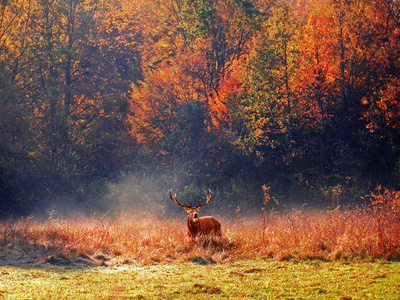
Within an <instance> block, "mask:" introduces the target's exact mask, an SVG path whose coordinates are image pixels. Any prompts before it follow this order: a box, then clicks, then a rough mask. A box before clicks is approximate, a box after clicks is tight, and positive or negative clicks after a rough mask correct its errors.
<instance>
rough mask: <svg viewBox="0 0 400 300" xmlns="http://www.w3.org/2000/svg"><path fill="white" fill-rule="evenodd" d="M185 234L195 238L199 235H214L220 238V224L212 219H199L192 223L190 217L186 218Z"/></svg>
mask: <svg viewBox="0 0 400 300" xmlns="http://www.w3.org/2000/svg"><path fill="white" fill-rule="evenodd" d="M187 234H188V236H190V237H196V236H197V235H199V234H202V235H207V234H215V235H217V236H221V224H220V223H219V222H218V220H217V219H216V218H214V217H201V218H198V221H194V220H193V219H192V218H191V217H190V215H189V216H188V217H187Z"/></svg>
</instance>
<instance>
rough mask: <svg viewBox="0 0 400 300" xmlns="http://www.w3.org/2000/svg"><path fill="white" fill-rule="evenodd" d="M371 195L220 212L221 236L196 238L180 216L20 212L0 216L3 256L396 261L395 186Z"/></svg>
mask: <svg viewBox="0 0 400 300" xmlns="http://www.w3.org/2000/svg"><path fill="white" fill-rule="evenodd" d="M369 200H370V205H367V206H362V207H358V208H340V207H337V208H336V209H334V210H328V211H325V212H321V211H318V212H310V211H296V212H292V213H288V214H280V213H277V212H273V211H272V212H269V213H268V214H267V213H264V215H263V216H262V217H261V218H259V219H246V218H245V217H241V218H240V220H239V219H237V220H233V221H229V220H223V219H222V220H220V221H221V223H222V232H223V237H222V238H218V237H206V238H198V239H195V240H189V239H188V238H187V236H186V234H185V231H186V228H185V226H186V224H185V222H184V221H183V220H177V219H167V218H159V217H155V216H151V215H145V214H138V215H132V216H129V217H128V216H120V217H118V218H110V219H107V218H106V217H101V218H97V217H94V216H93V217H91V218H84V219H65V220H64V219H52V218H49V219H48V220H47V221H45V222H38V221H35V220H33V219H31V218H26V219H22V218H21V219H18V220H17V221H11V220H9V221H6V222H2V223H0V259H1V256H2V255H1V254H2V252H3V250H4V249H7V248H8V249H9V248H12V247H13V246H14V245H17V244H18V245H20V246H21V245H23V248H24V249H25V251H29V249H31V248H32V247H40V249H42V252H43V255H48V254H49V253H57V254H58V255H60V256H62V257H64V258H71V257H73V256H79V255H96V254H97V255H100V254H101V255H105V256H107V257H108V258H109V259H110V260H111V259H112V260H113V261H114V262H115V263H127V264H129V263H139V264H149V263H172V262H185V261H192V260H196V259H197V260H198V259H200V261H201V259H203V261H204V262H220V263H223V262H230V261H234V260H238V259H267V258H270V259H276V260H302V259H321V260H337V259H365V260H375V259H384V260H399V259H400V192H396V191H390V190H387V189H381V188H378V189H377V192H376V193H372V194H371V195H370V196H369ZM265 205H266V204H265ZM263 211H264V212H265V209H264V210H263ZM238 218H239V217H238Z"/></svg>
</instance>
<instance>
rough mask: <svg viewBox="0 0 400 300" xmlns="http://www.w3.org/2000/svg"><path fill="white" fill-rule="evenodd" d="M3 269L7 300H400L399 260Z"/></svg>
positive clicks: (0, 282) (2, 292)
mask: <svg viewBox="0 0 400 300" xmlns="http://www.w3.org/2000/svg"><path fill="white" fill-rule="evenodd" d="M204 262H205V263H199V260H197V261H196V263H194V262H185V263H174V264H158V265H147V266H146V265H145V266H140V267H139V266H132V265H130V266H128V265H120V266H113V267H95V268H88V269H66V268H51V269H43V268H20V267H1V268H0V299H1V298H3V299H227V298H229V299H399V298H400V263H399V262H385V261H382V262H381V261H377V262H359V261H350V262H343V261H333V262H323V261H319V260H310V261H300V262H288V261H275V260H266V261H264V260H240V261H236V262H231V263H226V264H215V263H207V262H208V260H206V259H205V260H204Z"/></svg>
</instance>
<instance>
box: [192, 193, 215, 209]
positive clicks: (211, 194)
mask: <svg viewBox="0 0 400 300" xmlns="http://www.w3.org/2000/svg"><path fill="white" fill-rule="evenodd" d="M208 191H209V192H210V196H208V195H207V192H206V191H204V193H205V194H206V196H205V197H204V198H205V199H207V201H206V202H204V203H203V204H200V203H199V204H197V206H196V208H198V207H202V206H204V205H206V204H207V203H208V202H210V200H211V198H212V196H213V193H212V192H211V190H208Z"/></svg>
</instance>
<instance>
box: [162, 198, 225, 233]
mask: <svg viewBox="0 0 400 300" xmlns="http://www.w3.org/2000/svg"><path fill="white" fill-rule="evenodd" d="M205 194H206V197H205V199H206V202H204V203H200V202H199V204H197V205H196V206H195V207H192V201H190V205H187V204H182V203H180V202H179V201H178V199H177V198H176V192H175V194H174V195H173V196H172V191H171V190H170V191H169V197H170V198H171V200H172V201H174V203H175V204H177V205H179V206H182V207H183V209H184V210H185V211H186V212H187V213H188V214H189V215H188V217H187V233H188V236H189V237H190V238H194V237H196V236H198V235H208V234H214V235H217V236H221V224H220V223H219V222H218V220H217V219H216V218H214V217H201V218H199V210H200V207H202V206H204V205H206V204H207V203H208V202H210V200H211V197H212V196H213V193H212V192H211V191H210V196H208V195H207V193H206V192H205Z"/></svg>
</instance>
